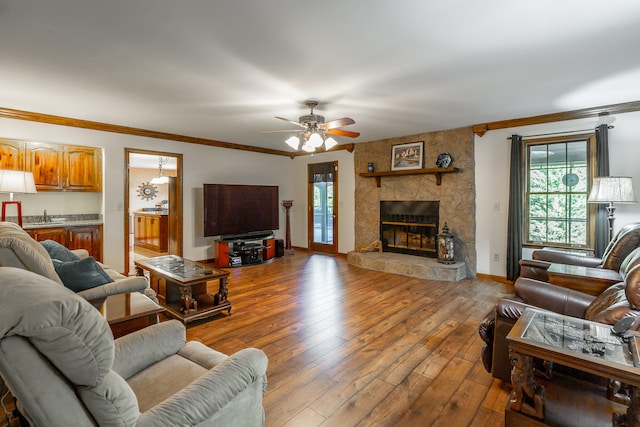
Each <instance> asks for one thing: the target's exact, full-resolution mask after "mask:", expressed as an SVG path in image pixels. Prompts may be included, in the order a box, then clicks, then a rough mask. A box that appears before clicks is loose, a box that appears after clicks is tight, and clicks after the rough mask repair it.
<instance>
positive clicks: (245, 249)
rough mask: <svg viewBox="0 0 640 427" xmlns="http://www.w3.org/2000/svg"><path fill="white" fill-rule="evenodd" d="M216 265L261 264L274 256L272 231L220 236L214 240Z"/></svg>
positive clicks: (239, 265)
mask: <svg viewBox="0 0 640 427" xmlns="http://www.w3.org/2000/svg"><path fill="white" fill-rule="evenodd" d="M215 245H216V258H215V265H216V267H242V266H244V265H253V264H261V263H263V262H265V261H268V260H270V259H272V258H274V257H275V255H276V248H275V238H274V236H273V233H272V232H266V233H254V234H238V235H235V236H222V238H221V239H219V240H216V243H215Z"/></svg>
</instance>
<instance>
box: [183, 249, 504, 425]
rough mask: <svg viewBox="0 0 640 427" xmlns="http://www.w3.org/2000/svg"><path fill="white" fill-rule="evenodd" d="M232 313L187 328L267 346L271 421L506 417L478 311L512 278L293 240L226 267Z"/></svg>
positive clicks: (231, 344) (198, 334) (480, 420)
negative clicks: (450, 277)
mask: <svg viewBox="0 0 640 427" xmlns="http://www.w3.org/2000/svg"><path fill="white" fill-rule="evenodd" d="M229 271H230V273H231V274H230V277H229V299H230V301H231V302H232V304H233V310H232V314H231V316H227V315H226V314H225V315H220V316H218V317H216V318H214V319H213V320H208V321H199V322H196V323H193V324H190V325H189V327H188V330H187V338H188V339H191V340H198V341H202V342H204V343H205V344H207V345H209V346H211V347H213V348H215V349H216V350H218V351H222V352H225V353H227V354H232V353H234V352H236V351H238V350H240V349H242V348H245V347H257V348H260V349H262V350H264V351H265V353H266V354H267V356H268V357H269V369H268V371H267V376H268V383H269V388H268V390H267V394H266V396H265V399H264V406H265V411H266V419H267V426H268V427H280V426H284V427H292V426H304V427H313V426H323V427H324V426H340V427H345V426H441V425H443V426H448V427H457V426H483V427H487V426H489V427H491V426H503V425H504V408H505V405H506V401H507V396H508V390H507V389H506V388H504V386H503V385H502V383H501V382H500V381H497V380H493V378H492V377H491V376H490V374H488V373H487V372H486V371H485V370H484V368H483V366H482V362H481V360H480V350H481V347H482V344H483V343H482V340H481V339H480V337H479V336H478V332H477V329H478V323H479V322H480V319H481V318H482V317H483V316H484V315H485V313H486V312H487V311H488V310H489V309H490V308H491V307H492V306H493V305H494V304H495V302H496V300H497V299H498V298H500V297H502V296H503V295H506V294H509V293H510V292H511V289H510V286H509V285H504V284H501V283H497V282H492V281H487V280H479V279H469V280H464V281H461V282H458V283H455V282H439V281H432V280H421V279H414V278H410V277H405V276H399V275H394V274H388V273H383V272H377V271H372V270H366V269H361V268H358V267H353V266H350V265H348V264H347V261H346V259H345V258H344V257H333V256H327V255H323V254H315V253H308V252H301V251H296V253H295V254H293V255H286V256H285V257H282V258H276V259H274V260H273V261H272V262H270V263H267V264H261V265H255V266H247V267H242V268H235V269H229Z"/></svg>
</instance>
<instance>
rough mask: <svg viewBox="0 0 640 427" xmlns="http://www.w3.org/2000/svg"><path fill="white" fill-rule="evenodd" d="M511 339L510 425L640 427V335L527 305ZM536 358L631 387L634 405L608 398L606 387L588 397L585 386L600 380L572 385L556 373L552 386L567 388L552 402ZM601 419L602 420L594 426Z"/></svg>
mask: <svg viewBox="0 0 640 427" xmlns="http://www.w3.org/2000/svg"><path fill="white" fill-rule="evenodd" d="M507 340H508V342H509V359H510V360H511V365H512V371H511V383H512V386H513V391H511V395H510V397H509V403H508V405H507V409H506V411H505V426H506V427H511V426H518V427H520V426H547V425H553V426H574V425H575V426H580V427H584V426H586V425H606V424H607V421H605V420H608V423H611V422H612V421H613V425H614V426H622V425H624V426H634V427H640V370H639V369H638V365H640V360H639V357H640V354H639V352H638V350H639V343H640V334H638V333H636V332H635V331H634V332H629V333H628V338H625V340H623V339H621V338H619V337H617V336H615V335H614V334H612V333H611V326H610V325H604V324H601V323H596V322H590V321H587V320H583V319H577V318H574V317H569V316H563V315H560V314H557V313H552V312H549V311H544V310H537V309H531V308H527V309H526V310H525V311H524V313H523V314H522V316H520V318H519V319H518V321H517V322H516V324H515V325H514V326H513V328H512V329H511V331H510V332H509V335H507ZM534 358H538V359H542V360H545V361H547V362H552V363H554V364H558V365H564V366H567V367H569V368H573V369H576V370H579V371H584V372H588V373H590V374H593V375H597V376H601V377H604V378H606V379H609V380H615V381H619V382H620V383H622V384H626V385H628V386H629V388H630V402H629V406H628V407H626V408H625V407H624V406H622V405H619V404H617V403H614V402H612V401H611V400H608V399H607V397H606V395H607V391H606V389H605V388H604V387H602V390H601V392H600V393H599V394H598V393H592V394H591V395H590V396H587V395H586V394H584V391H585V389H586V388H587V387H589V385H590V384H591V385H593V384H594V383H592V382H584V384H583V385H578V386H576V385H567V383H566V382H564V381H563V380H562V379H561V378H560V377H561V375H559V374H558V375H556V374H555V373H554V374H553V376H552V378H551V379H550V380H549V381H548V387H549V389H552V388H555V389H557V388H561V389H562V390H561V391H559V392H558V391H557V390H555V392H554V393H553V395H554V398H555V399H558V401H557V402H556V401H553V400H551V397H549V396H548V395H549V393H546V390H545V387H544V386H543V385H541V384H539V383H538V382H537V381H536V379H535V377H534V376H533V359H534ZM570 379H571V378H570ZM561 399H562V400H563V402H560V400H561ZM569 409H571V411H570V412H568V410H569ZM620 409H622V411H620ZM625 409H626V412H625ZM620 412H623V413H620ZM596 418H599V419H600V421H598V422H597V423H596V424H589V423H593V422H594V420H595V419H596Z"/></svg>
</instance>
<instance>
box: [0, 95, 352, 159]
mask: <svg viewBox="0 0 640 427" xmlns="http://www.w3.org/2000/svg"><path fill="white" fill-rule="evenodd" d="M0 117H4V118H8V119H16V120H26V121H30V122H39V123H48V124H52V125H60V126H69V127H76V128H83V129H91V130H97V131H102V132H112V133H121V134H126V135H135V136H144V137H149V138H156V139H166V140H170V141H180V142H186V143H189V144H199V145H208V146H210V147H220V148H229V149H232V150H242V151H253V152H255V153H263V154H273V155H276V156H287V157H291V158H292V159H293V158H294V157H298V156H305V155H309V154H311V153H307V152H304V151H303V152H293V153H292V152H289V151H284V150H274V149H271V148H262V147H252V146H250V145H243V144H235V143H233V142H225V141H217V140H215V139H207V138H199V137H195V136H187V135H179V134H175V133H167V132H158V131H154V130H148V129H140V128H135V127H129V126H120V125H114V124H109V123H102V122H94V121H90V120H81V119H73V118H70V117H63V116H54V115H51V114H42V113H34V112H32V111H24V110H15V109H12V108H3V107H0ZM332 150H348V151H349V152H352V151H353V144H338V145H337V146H336V147H334V148H333V149H332Z"/></svg>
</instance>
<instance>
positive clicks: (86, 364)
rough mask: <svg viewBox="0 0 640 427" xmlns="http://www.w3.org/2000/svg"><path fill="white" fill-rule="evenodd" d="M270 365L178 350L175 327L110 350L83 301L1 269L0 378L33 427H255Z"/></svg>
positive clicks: (200, 348)
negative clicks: (96, 426)
mask: <svg viewBox="0 0 640 427" xmlns="http://www.w3.org/2000/svg"><path fill="white" fill-rule="evenodd" d="M266 369H267V357H266V355H265V354H264V353H263V352H262V351H260V350H258V349H244V350H241V351H239V352H237V353H235V354H234V355H232V356H226V355H224V354H222V353H219V352H217V351H214V350H212V349H210V348H208V347H206V346H205V345H204V344H202V343H199V342H187V343H185V327H184V325H182V323H180V322H178V321H176V320H172V321H168V322H163V323H159V324H157V325H153V326H150V327H147V328H145V329H142V330H140V331H137V332H134V333H132V334H129V335H126V336H124V337H122V338H119V339H117V340H115V341H114V339H113V336H112V335H111V332H110V329H109V325H108V324H107V321H106V320H105V319H104V318H103V317H102V316H101V315H100V313H99V311H98V310H95V309H94V308H93V307H92V306H91V305H90V304H89V303H88V302H87V301H86V300H84V299H83V298H80V297H79V296H78V295H76V294H75V293H74V292H72V291H70V290H69V289H67V288H65V287H63V286H55V284H54V283H52V282H51V280H49V279H47V278H45V277H43V276H40V275H37V274H35V273H32V272H30V271H27V270H23V269H18V268H13V267H0V375H2V377H3V379H4V381H5V383H6V384H7V386H8V388H9V390H10V391H11V393H12V394H13V395H14V397H15V398H16V399H17V407H18V409H19V411H20V413H21V414H22V415H23V416H24V418H26V420H27V421H28V422H29V423H30V424H31V425H32V426H50V427H51V426H53V427H55V426H71V425H73V426H94V425H100V426H106V425H109V426H134V425H135V426H139V427H143V426H195V425H197V426H214V425H215V426H234V427H236V426H238V427H242V426H251V427H254V426H262V425H264V409H263V407H262V398H263V396H264V393H265V390H266Z"/></svg>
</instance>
